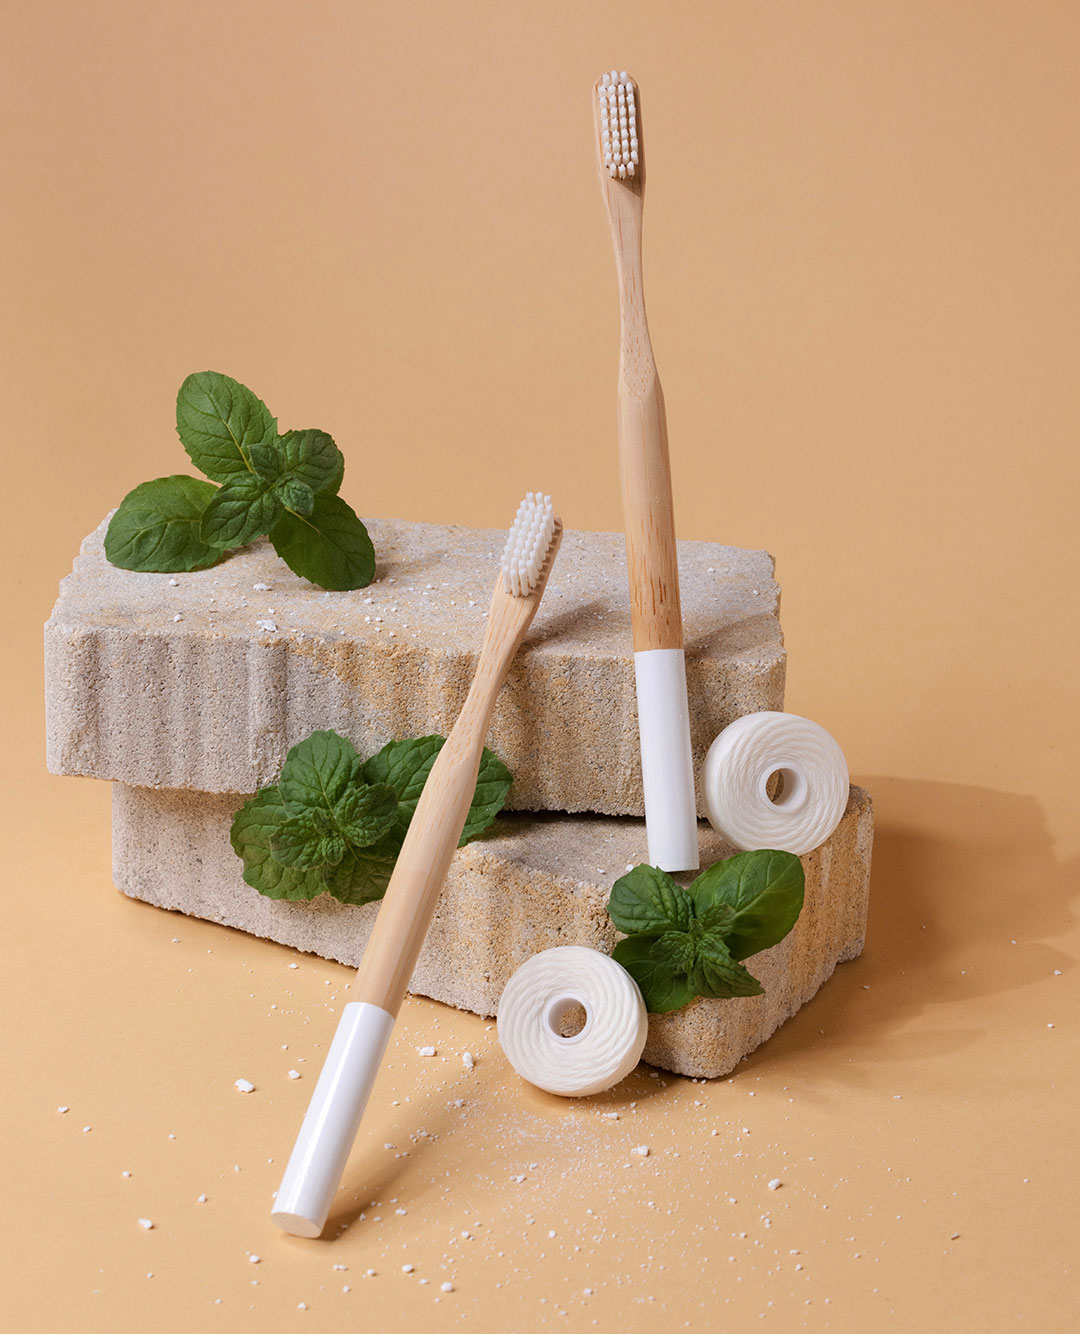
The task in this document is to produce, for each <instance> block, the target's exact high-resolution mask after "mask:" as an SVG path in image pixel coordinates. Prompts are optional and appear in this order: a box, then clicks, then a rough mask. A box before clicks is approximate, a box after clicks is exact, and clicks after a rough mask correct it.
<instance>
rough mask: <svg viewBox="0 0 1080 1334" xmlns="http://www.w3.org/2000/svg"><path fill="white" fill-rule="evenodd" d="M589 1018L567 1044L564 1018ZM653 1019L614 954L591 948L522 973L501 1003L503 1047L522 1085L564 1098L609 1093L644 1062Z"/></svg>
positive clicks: (565, 950)
mask: <svg viewBox="0 0 1080 1334" xmlns="http://www.w3.org/2000/svg"><path fill="white" fill-rule="evenodd" d="M574 1005H580V1006H582V1008H583V1009H584V1010H585V1024H584V1027H583V1028H582V1029H581V1031H580V1032H578V1033H574V1034H572V1035H571V1036H569V1037H563V1036H562V1035H561V1034H560V1032H559V1028H558V1024H559V1020H560V1018H561V1016H562V1015H563V1014H564V1013H565V1012H566V1011H567V1010H568V1009H570V1008H571V1007H572V1006H574ZM648 1031H649V1017H648V1014H647V1013H646V1010H645V1002H644V1000H642V997H641V992H640V991H639V990H638V986H637V983H636V982H635V981H634V979H633V978H632V977H631V976H630V974H629V973H628V972H627V971H626V969H625V968H623V967H622V965H621V964H617V963H616V962H615V960H614V959H612V958H611V957H610V956H609V955H607V954H601V953H600V952H599V951H598V950H591V949H586V948H585V946H583V945H558V946H556V947H555V948H554V949H550V950H542V951H541V952H540V953H539V954H534V955H533V956H532V958H531V959H526V961H525V962H524V963H523V964H522V965H521V967H520V968H518V970H517V971H516V972H515V973H514V975H513V977H511V979H510V981H509V982H507V984H506V987H505V989H504V991H503V994H502V998H501V999H500V1001H499V1017H498V1033H499V1042H500V1043H501V1045H502V1049H503V1051H504V1052H505V1054H506V1059H507V1060H508V1061H509V1062H510V1064H511V1065H512V1066H513V1067H514V1069H515V1070H516V1071H517V1072H518V1074H519V1075H520V1076H521V1077H522V1079H527V1080H528V1081H529V1083H530V1084H535V1085H536V1086H537V1088H541V1089H544V1090H545V1091H546V1092H547V1093H557V1094H559V1095H560V1096H562V1097H564V1098H575V1097H576V1098H580V1097H586V1096H587V1095H588V1094H590V1093H602V1092H603V1091H604V1089H609V1088H611V1087H612V1085H614V1084H617V1083H618V1082H619V1080H620V1079H623V1078H625V1076H626V1075H628V1074H629V1073H630V1071H631V1070H633V1068H634V1066H636V1065H637V1063H638V1061H639V1060H640V1059H641V1053H642V1050H643V1049H644V1046H645V1038H646V1036H647V1034H648Z"/></svg>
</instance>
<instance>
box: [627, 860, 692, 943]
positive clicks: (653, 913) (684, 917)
mask: <svg viewBox="0 0 1080 1334" xmlns="http://www.w3.org/2000/svg"><path fill="white" fill-rule="evenodd" d="M608 913H609V914H610V916H611V920H612V921H613V922H614V923H615V925H616V926H617V927H618V928H619V930H620V931H625V932H627V934H633V933H634V932H638V931H653V932H659V931H686V930H688V929H689V927H690V922H691V919H692V918H693V916H694V904H693V900H692V899H691V898H690V896H689V895H688V894H687V892H686V890H685V889H683V888H682V887H681V886H679V885H677V884H676V883H675V881H674V880H672V878H671V876H669V875H668V873H667V872H666V871H661V870H659V869H658V868H657V867H655V866H648V865H645V864H642V865H640V866H635V867H634V869H633V870H632V871H629V872H627V874H626V875H624V876H621V877H620V878H619V879H618V880H616V881H615V884H614V886H613V887H612V890H611V898H610V900H609V901H608Z"/></svg>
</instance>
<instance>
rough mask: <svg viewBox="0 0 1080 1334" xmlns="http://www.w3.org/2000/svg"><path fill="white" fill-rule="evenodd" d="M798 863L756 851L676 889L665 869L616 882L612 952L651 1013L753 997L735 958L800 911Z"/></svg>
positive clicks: (638, 869)
mask: <svg viewBox="0 0 1080 1334" xmlns="http://www.w3.org/2000/svg"><path fill="white" fill-rule="evenodd" d="M804 888H805V877H804V875H803V868H802V862H801V861H800V860H799V859H798V857H796V856H794V854H792V853H790V852H774V851H771V850H767V849H760V850H758V851H756V852H740V853H738V854H737V855H736V856H734V857H729V858H728V859H727V860H726V861H722V862H717V863H716V864H715V865H713V866H710V867H709V869H708V870H707V871H702V873H701V875H699V876H698V877H697V879H696V880H695V881H694V882H693V884H691V885H690V887H689V889H683V888H682V886H681V885H679V884H677V883H676V882H675V881H674V880H673V879H672V878H671V876H670V875H668V873H667V872H666V871H661V870H658V869H657V868H656V867H655V866H646V865H642V866H635V867H634V869H633V870H632V871H629V872H628V873H627V874H626V875H624V876H623V877H622V878H621V879H619V880H616V882H615V884H614V887H613V888H612V891H611V898H610V900H609V901H608V914H609V915H610V917H611V920H612V921H613V922H614V923H615V925H616V926H617V927H618V928H619V930H620V931H625V932H627V936H626V939H625V940H620V941H619V943H618V944H617V945H616V946H615V950H614V955H615V958H616V960H617V961H618V962H619V963H621V964H622V966H623V967H624V968H625V969H626V971H627V972H628V973H629V974H630V976H631V977H632V978H633V979H634V981H635V982H636V983H637V984H638V986H639V987H640V988H641V994H642V995H643V996H644V998H645V1005H646V1008H647V1009H648V1010H650V1011H651V1012H652V1013H653V1014H665V1013H667V1012H668V1011H669V1010H678V1009H680V1008H681V1007H682V1006H684V1005H686V1004H687V1002H688V1001H691V1000H693V998H694V997H695V996H711V997H714V998H727V997H731V996H760V995H761V994H762V991H763V988H762V986H761V984H760V983H759V982H758V981H757V979H756V978H754V977H752V976H751V974H750V973H749V971H748V970H747V969H746V968H745V967H744V966H743V964H742V962H741V961H742V960H743V959H747V958H749V957H750V955H752V954H757V953H758V952H759V951H760V950H766V949H768V948H769V946H770V945H775V944H776V943H777V942H778V941H781V940H783V938H784V937H785V936H786V935H787V933H788V932H789V931H790V930H791V928H792V927H793V926H794V925H795V922H796V920H797V918H798V916H799V913H800V912H801V911H802V905H803V892H804Z"/></svg>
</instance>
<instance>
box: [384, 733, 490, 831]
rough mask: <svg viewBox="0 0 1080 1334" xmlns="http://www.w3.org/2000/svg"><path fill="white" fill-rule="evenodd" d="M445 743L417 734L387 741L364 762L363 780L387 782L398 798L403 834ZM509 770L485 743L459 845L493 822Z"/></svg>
mask: <svg viewBox="0 0 1080 1334" xmlns="http://www.w3.org/2000/svg"><path fill="white" fill-rule="evenodd" d="M444 744H445V738H443V737H441V736H418V737H411V738H409V739H408V740H405V741H390V742H388V743H387V744H386V745H385V746H383V748H382V750H380V751H379V753H378V754H377V755H373V756H372V757H371V759H370V760H368V761H367V763H366V764H365V765H364V780H365V782H368V783H387V784H388V785H389V786H390V787H392V788H393V790H394V791H395V793H396V794H397V799H398V828H399V829H400V830H401V832H402V834H404V832H405V830H406V829H407V828H408V827H409V821H410V820H411V819H412V817H413V812H414V811H415V810H416V803H417V802H418V801H419V800H420V793H421V792H422V791H423V790H424V784H425V783H426V782H427V776H428V774H429V773H430V772H431V766H432V765H433V764H434V763H435V757H436V755H438V753H439V751H440V750H441V749H442V748H443V745H444ZM511 781H512V779H511V774H510V770H509V769H508V768H507V767H506V765H505V764H503V762H502V760H500V759H499V757H498V756H497V755H495V754H493V753H492V752H491V751H490V750H488V748H487V747H486V746H485V747H484V751H483V754H482V756H481V758H480V771H479V773H478V775H477V779H476V790H475V792H474V793H473V799H472V804H471V805H470V806H469V814H468V816H467V817H466V820H465V827H464V828H463V829H462V831H461V838H460V839H459V840H458V847H459V848H461V847H464V846H465V844H466V843H468V842H469V841H470V839H473V838H475V837H476V836H477V834H480V833H482V832H483V831H484V830H485V829H487V828H488V826H489V825H490V824H491V823H492V821H493V820H494V819H495V817H496V816H497V815H498V813H499V811H501V810H502V807H503V803H504V802H505V801H506V797H507V793H508V792H509V791H510V784H511Z"/></svg>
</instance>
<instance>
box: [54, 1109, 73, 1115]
mask: <svg viewBox="0 0 1080 1334" xmlns="http://www.w3.org/2000/svg"><path fill="white" fill-rule="evenodd" d="M56 1110H57V1111H58V1112H60V1113H61V1115H62V1114H63V1113H64V1112H69V1111H71V1108H70V1107H57V1109H56Z"/></svg>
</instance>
